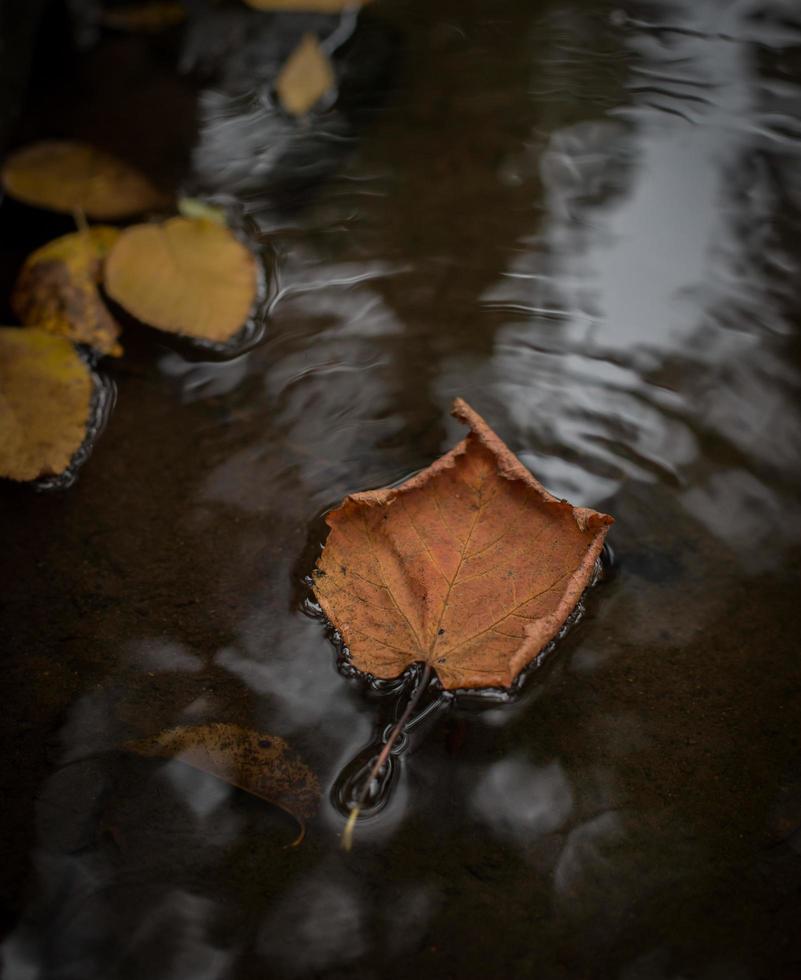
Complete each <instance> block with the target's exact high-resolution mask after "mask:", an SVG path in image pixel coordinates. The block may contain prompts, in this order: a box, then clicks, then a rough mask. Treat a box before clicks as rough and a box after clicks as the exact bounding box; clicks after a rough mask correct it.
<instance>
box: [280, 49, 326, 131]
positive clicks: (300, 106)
mask: <svg viewBox="0 0 801 980" xmlns="http://www.w3.org/2000/svg"><path fill="white" fill-rule="evenodd" d="M335 82H336V79H335V77H334V69H333V68H332V67H331V62H330V61H329V60H328V56H327V55H326V54H325V52H324V51H323V49H322V48H321V47H320V44H319V42H318V40H317V38H316V37H315V36H314V34H306V35H305V36H304V37H303V39H302V40H301V42H300V44H299V45H298V46H297V47H296V48H295V50H294V51H293V52H292V54H291V55H290V56H289V58H288V59H287V62H286V64H285V65H284V67H283V68H282V69H281V71H280V72H279V74H278V78H277V79H276V82H275V90H276V92H277V93H278V98H279V100H280V102H281V105H282V106H283V107H284V108H285V109H286V111H287V112H291V113H292V115H293V116H304V115H305V114H306V113H307V112H308V111H309V109H311V108H312V107H313V106H314V105H316V104H317V103H318V102H319V101H320V99H321V98H322V97H323V96H324V95H325V93H326V92H329V91H330V90H331V89H332V88H333V87H334V84H335Z"/></svg>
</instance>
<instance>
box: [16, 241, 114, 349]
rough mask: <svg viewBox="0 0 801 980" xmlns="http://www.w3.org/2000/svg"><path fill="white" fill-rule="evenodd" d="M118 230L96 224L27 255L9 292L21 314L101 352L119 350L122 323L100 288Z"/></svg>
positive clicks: (27, 321) (23, 318) (33, 323)
mask: <svg viewBox="0 0 801 980" xmlns="http://www.w3.org/2000/svg"><path fill="white" fill-rule="evenodd" d="M119 234H120V233H119V231H118V230H117V229H116V228H109V227H104V226H102V225H98V226H96V227H94V228H88V229H86V230H84V231H79V232H76V233H74V234H72V235H64V236H63V237H62V238H56V239H55V240H54V241H52V242H48V243H47V245H44V246H42V248H40V249H37V250H36V251H35V252H33V253H32V254H31V255H29V256H28V258H27V259H26V261H25V265H24V266H23V267H22V271H21V272H20V275H19V278H18V279H17V283H16V286H15V287H14V294H13V296H12V297H11V305H12V307H13V309H14V312H15V313H16V314H17V316H18V317H19V318H20V320H21V321H22V322H23V323H25V324H28V325H29V326H38V327H41V328H42V329H44V330H48V331H50V333H56V334H61V335H62V336H64V337H68V338H69V339H70V340H74V341H77V342H78V343H81V344H87V345H89V346H90V347H93V348H94V349H95V350H96V351H98V352H99V353H101V354H113V355H115V356H118V355H119V354H121V353H122V348H121V347H120V345H119V344H118V343H117V338H118V337H119V335H120V326H119V324H118V323H117V321H116V320H115V319H114V317H112V315H111V314H110V313H109V311H108V309H107V308H106V304H105V303H104V302H103V299H102V297H101V296H100V291H99V290H98V285H99V283H100V281H101V279H102V274H103V273H102V270H103V261H104V259H105V257H106V255H107V254H108V252H109V249H110V248H111V246H112V245H113V244H114V242H115V241H116V240H117V238H118V237H119Z"/></svg>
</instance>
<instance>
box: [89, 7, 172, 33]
mask: <svg viewBox="0 0 801 980" xmlns="http://www.w3.org/2000/svg"><path fill="white" fill-rule="evenodd" d="M184 20H186V7H185V6H184V5H183V4H182V3H178V2H176V0H172V2H171V0H164V2H163V3H132V4H126V5H125V6H124V7H113V8H111V9H110V10H104V11H102V13H101V14H100V23H101V24H102V25H103V26H104V27H110V28H112V30H116V31H132V32H136V31H141V32H143V33H156V32H157V31H164V30H167V28H169V27H175V25H176V24H180V23H182V22H183V21H184Z"/></svg>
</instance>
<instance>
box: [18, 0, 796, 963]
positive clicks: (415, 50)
mask: <svg viewBox="0 0 801 980" xmlns="http://www.w3.org/2000/svg"><path fill="white" fill-rule="evenodd" d="M75 7H76V9H78V7H79V5H78V4H76V5H75ZM196 12H197V14H196V19H195V21H194V22H193V24H192V25H191V26H190V28H189V29H188V31H187V32H186V33H183V34H182V33H181V31H178V32H173V33H171V34H169V35H167V36H164V37H158V38H154V39H149V38H143V37H122V36H119V35H114V36H112V35H110V34H104V35H102V36H101V38H100V40H99V43H98V44H96V45H94V46H92V45H91V43H90V42H92V37H91V35H92V31H91V30H86V31H85V32H84V38H83V39H84V40H85V41H86V42H87V43H88V44H89V46H88V47H87V48H85V49H84V50H83V51H82V52H78V53H76V52H74V51H71V48H70V45H69V43H67V41H66V40H65V38H66V37H67V34H66V22H64V23H60V24H59V26H57V27H56V28H53V27H51V30H50V32H49V33H48V32H47V31H46V32H45V35H44V36H43V37H42V39H41V44H40V49H39V53H38V55H37V57H36V59H35V60H34V72H33V81H32V85H31V88H30V91H29V96H28V102H27V104H26V111H25V112H24V114H23V115H22V118H21V119H20V120H19V122H18V124H17V129H16V131H15V134H14V141H15V142H21V141H24V140H26V139H30V138H32V137H36V136H42V135H77V136H82V137H88V138H93V139H95V140H97V141H100V142H102V143H103V144H104V145H105V146H107V147H109V148H110V149H112V150H116V151H117V152H119V153H121V154H123V155H125V156H126V157H127V158H128V159H131V160H134V161H136V162H138V163H139V164H140V165H142V166H144V167H146V168H148V169H149V170H150V172H151V173H153V174H154V175H155V176H157V177H160V178H161V179H162V180H164V181H167V182H169V181H170V180H173V179H180V180H182V181H184V186H186V187H187V188H189V189H190V190H195V191H198V190H199V191H203V192H205V193H209V194H213V195H217V198H218V199H219V200H222V201H223V202H224V203H228V204H229V205H230V206H231V207H232V209H233V211H232V213H233V214H235V215H237V216H238V217H237V220H239V221H240V222H241V223H242V225H243V227H245V228H246V229H247V230H248V233H249V234H250V235H251V236H253V237H254V238H255V239H256V240H257V241H258V242H259V243H260V247H261V248H262V254H263V256H264V261H265V268H266V270H267V273H268V276H269V297H268V299H267V301H266V302H265V308H264V310H263V311H262V316H261V326H262V327H263V335H262V339H261V342H260V343H259V344H258V346H256V347H255V348H254V349H253V350H251V351H250V352H249V353H246V354H243V355H242V356H239V357H236V358H234V359H231V360H227V361H218V360H210V359H209V356H208V355H204V354H203V353H202V352H197V351H194V352H193V351H192V350H189V349H186V348H183V347H178V346H175V345H167V344H166V343H164V342H162V341H161V340H160V339H159V338H158V337H157V336H155V335H152V334H147V333H144V332H139V333H136V332H132V331H131V330H129V331H128V332H127V333H126V336H125V338H124V341H125V346H126V351H127V354H126V358H125V359H124V360H123V361H121V362H120V363H115V364H113V365H111V366H110V368H109V372H110V374H111V375H112V377H113V378H114V380H115V381H116V384H117V387H118V400H117V405H116V408H115V410H114V413H113V415H112V417H111V420H110V422H109V424H108V427H107V429H106V431H105V433H104V434H103V436H102V438H101V439H100V440H99V441H98V443H97V445H96V448H95V451H94V453H93V455H92V456H91V458H90V460H89V461H88V462H87V463H86V464H85V466H84V467H83V469H82V470H81V473H80V478H79V479H78V481H77V483H76V484H75V485H74V486H73V487H72V488H71V489H69V490H68V491H66V492H63V493H49V494H33V493H31V492H30V491H29V490H28V489H27V488H19V487H15V486H12V485H4V486H3V487H2V489H0V541H2V545H3V546H2V551H0V567H1V568H2V571H1V572H0V575H1V576H2V583H3V585H2V625H1V626H0V630H1V631H2V632H1V635H2V637H3V648H4V652H3V659H2V670H3V674H2V677H3V702H2V706H3V710H2V716H3V720H2V729H3V733H4V738H5V741H6V743H7V748H6V749H5V752H4V755H3V761H2V763H1V764H0V766H1V768H0V779H1V780H2V800H3V805H2V810H0V815H1V817H2V824H0V849H1V852H2V865H3V869H4V873H3V876H2V877H3V885H2V902H3V918H4V923H5V927H6V929H7V934H6V938H5V941H4V945H3V957H4V960H3V962H4V972H3V976H4V977H5V978H7V980H29V978H30V980H33V978H39V977H42V978H45V977H46V978H51V977H52V978H64V980H67V978H70V980H73V978H75V980H78V978H88V977H92V978H94V977H98V978H101V977H102V978H112V977H114V978H116V977H120V978H131V980H133V978H144V977H147V978H164V980H167V978H169V980H213V978H227V977H242V978H255V977H276V978H278V977H326V978H328V977H332V978H337V977H342V978H345V977H349V978H353V977H358V978H362V977H363V978H373V977H375V978H379V977H381V978H384V977H388V978H389V977H398V978H400V977H403V978H407V977H409V976H419V977H432V978H433V977H437V978H451V977H453V978H464V977H536V978H543V980H561V978H585V977H587V978H588V977H598V978H620V980H689V978H699V980H719V978H720V980H748V978H781V980H795V978H799V977H801V664H800V663H799V641H798V622H799V613H798V611H799V584H800V583H799V578H800V576H799V555H801V487H800V485H799V475H801V431H800V430H801V400H800V399H799V395H800V394H801V359H800V357H799V355H800V354H801V343H800V341H799V312H800V310H799V306H800V305H801V304H800V303H799V290H798V282H799V265H800V264H801V247H800V245H801V240H800V239H799V231H800V230H801V11H800V10H799V8H798V5H797V4H796V3H795V2H793V0H731V2H725V0H720V2H693V0H664V2H653V3H640V4H631V5H620V6H615V5H612V4H608V3H604V2H601V0H597V2H586V3H580V2H567V0H560V2H551V3H549V2H541V3H538V2H533V0H483V2H482V0H460V2H458V3H457V2H455V0H438V2H431V0H378V2H377V3H376V4H375V5H374V6H373V8H372V9H371V11H370V12H369V15H368V14H366V13H365V14H363V15H362V17H361V18H360V21H359V24H358V26H357V27H356V28H355V33H354V34H353V35H352V37H351V38H350V40H349V41H345V42H344V45H342V46H339V47H337V58H338V59H339V61H338V70H339V72H340V76H341V79H342V96H341V99H340V102H339V103H338V104H337V105H335V106H333V107H332V108H331V109H330V110H329V111H328V112H327V113H326V114H323V115H320V116H317V117H315V118H314V119H313V120H312V121H311V122H310V124H309V125H308V126H307V127H304V128H303V129H301V130H298V129H297V128H296V127H293V126H292V125H290V124H289V123H288V122H287V121H286V120H284V119H283V118H282V117H280V114H278V113H276V112H275V110H274V109H273V108H272V107H271V103H270V100H269V97H268V93H269V89H270V86H271V80H272V78H273V77H274V73H275V66H276V64H280V61H281V60H282V59H283V57H284V56H285V54H286V51H287V50H289V49H291V47H292V44H293V43H294V41H295V39H296V38H297V36H298V35H299V34H300V33H302V32H303V30H304V29H305V28H306V27H309V26H311V28H312V29H314V30H317V31H318V32H319V33H320V35H321V36H328V35H330V34H331V33H332V32H333V31H334V30H336V29H337V20H336V18H334V19H328V18H319V17H318V18H316V19H315V18H310V19H309V20H307V21H302V20H295V19H293V18H291V17H286V18H279V19H278V20H277V21H275V22H274V21H273V19H272V18H267V19H266V21H262V23H261V25H257V24H256V21H255V20H254V19H253V18H252V17H251V15H249V14H246V12H245V11H243V9H241V8H240V7H239V6H237V5H236V4H234V3H231V4H229V5H227V6H226V5H223V7H222V8H219V9H216V8H215V9H212V8H211V7H208V8H205V7H204V5H203V4H200V3H198V4H196ZM53 16H56V15H55V14H54V15H53ZM245 16H247V17H248V18H250V19H248V20H246V21H243V20H242V18H243V17H245ZM256 16H257V15H256ZM243 24H244V26H243ZM270 25H271V26H270ZM340 26H341V27H342V30H343V37H344V36H345V35H347V34H348V33H349V32H350V31H352V30H354V25H353V24H348V23H346V24H344V26H343V25H340ZM54 31H55V34H54V33H53V32H54ZM332 44H333V45H334V46H336V44H337V41H336V39H335V40H334V42H332ZM179 62H180V64H181V66H182V71H183V73H181V72H178V71H177V70H176V64H177V63H179ZM198 93H199V94H198ZM49 220H50V219H46V218H43V217H42V216H33V215H32V212H29V211H25V210H24V209H21V208H19V207H18V206H14V205H12V204H10V203H9V202H5V203H4V204H3V207H2V210H0V221H2V225H3V230H2V239H3V255H4V259H3V263H4V268H3V281H4V282H11V281H12V279H13V274H14V270H15V268H16V266H17V264H18V263H19V261H20V260H21V258H22V256H23V254H24V252H25V250H26V249H29V248H31V247H33V246H34V245H36V244H38V243H40V242H41V241H43V240H44V238H45V237H47V235H49V234H52V233H53V230H54V229H53V227H51V224H50V223H48V222H49ZM55 230H60V228H57V229H55ZM65 230H66V229H65ZM42 236H44V237H42ZM456 395H460V396H462V397H464V398H466V399H467V400H468V401H469V402H470V403H471V404H472V405H473V406H474V407H475V408H476V409H478V410H479V411H480V412H481V413H482V414H483V415H484V416H485V417H486V418H487V419H488V420H489V421H490V423H491V424H492V425H493V426H494V427H495V428H496V430H497V431H498V432H499V434H500V435H501V436H502V437H503V438H504V439H505V440H506V441H507V443H508V444H509V445H510V446H511V447H512V449H513V450H514V451H515V452H517V453H518V454H519V455H520V458H521V459H522V460H523V461H524V462H525V463H526V464H527V465H529V466H530V467H531V468H532V469H533V470H534V472H535V473H536V474H537V475H538V477H539V478H540V479H541V480H542V481H543V482H544V483H545V484H546V485H547V486H548V487H549V488H550V489H552V490H553V491H555V492H557V493H559V494H563V495H566V496H568V497H570V498H571V500H572V501H573V502H575V503H580V504H590V505H592V506H595V507H598V508H600V509H603V510H606V511H608V512H610V513H612V514H614V515H615V516H616V518H617V524H616V525H615V527H614V528H613V532H612V535H611V539H610V540H611V542H612V544H613V546H614V548H615V551H616V554H617V558H618V569H617V572H616V575H615V576H614V577H613V578H612V579H611V580H609V581H608V582H606V583H605V584H603V585H601V586H600V587H599V588H598V589H596V590H595V591H594V592H593V594H592V596H591V597H590V599H589V602H588V608H587V615H586V616H585V618H584V619H583V621H582V622H581V623H580V624H579V625H578V626H577V627H576V628H575V629H573V630H572V631H571V632H570V634H569V635H568V636H567V637H566V638H565V639H564V641H563V642H562V643H561V644H560V646H559V648H558V650H557V651H556V653H555V654H554V655H553V656H552V657H551V658H550V659H549V660H548V662H547V664H546V665H545V666H544V667H543V668H542V669H541V670H540V671H538V672H537V673H535V674H534V675H533V676H532V677H531V678H530V679H529V680H528V682H527V684H526V685H525V688H524V690H523V692H522V694H521V696H520V697H519V698H518V699H517V700H516V701H515V702H514V703H511V704H507V705H488V706H484V707H481V706H476V705H474V704H460V703H459V702H458V701H457V702H456V704H454V705H452V706H451V707H449V708H447V709H443V710H442V711H441V712H440V713H439V714H438V716H436V717H435V718H432V719H431V720H430V721H429V722H428V723H427V724H426V725H425V726H423V729H424V730H421V731H419V732H416V733H414V734H413V736H412V737H411V739H410V745H409V748H408V750H407V751H406V753H405V754H404V756H403V764H402V765H403V772H402V775H401V778H400V779H399V780H398V783H397V786H396V789H395V792H394V795H393V796H392V799H391V801H390V803H389V805H388V806H387V807H386V808H385V809H384V810H383V811H382V812H381V813H380V814H379V815H378V816H377V817H376V818H375V819H373V820H371V821H368V822H365V823H364V824H363V825H360V827H359V829H358V831H357V837H356V845H355V848H354V851H353V852H352V853H351V854H349V855H348V854H345V853H344V852H342V851H341V850H340V849H339V834H340V833H341V831H342V828H343V824H344V820H343V819H342V817H341V816H340V814H339V813H338V812H337V811H336V809H335V808H334V806H333V805H332V804H331V802H330V800H329V798H328V795H327V792H328V791H329V790H330V788H331V787H332V785H333V784H334V781H335V779H336V777H337V775H338V773H339V772H340V771H341V770H342V768H343V767H344V766H345V765H346V763H347V762H348V761H349V760H350V759H351V758H352V757H353V756H354V755H355V754H356V753H357V752H358V751H359V750H360V749H361V748H362V747H363V746H364V745H366V744H367V743H368V742H369V741H370V739H371V738H372V737H373V735H374V733H375V729H376V726H377V725H378V724H379V723H381V722H382V721H385V720H386V713H387V710H388V709H387V705H386V704H382V703H380V699H377V698H376V697H375V696H372V697H370V696H367V695H366V694H365V693H364V692H363V691H362V689H361V688H360V687H359V685H358V684H357V683H356V682H354V681H348V680H346V679H344V678H343V677H342V676H341V675H340V674H338V673H337V670H336V668H335V656H334V652H333V648H332V646H331V645H330V643H329V642H328V640H327V639H326V636H325V634H324V630H323V628H322V626H321V625H320V623H319V622H317V621H315V620H314V619H312V618H309V617H307V616H306V615H304V613H303V611H302V602H303V599H304V596H305V593H304V589H303V585H302V579H303V576H304V575H305V574H307V573H308V571H309V569H310V567H311V565H312V564H313V561H314V559H315V556H316V552H317V548H318V547H319V542H320V539H321V534H322V525H321V523H320V520H319V515H320V514H321V512H322V511H323V510H324V509H325V508H327V507H329V506H331V505H332V504H334V503H336V502H337V501H338V500H339V499H340V498H341V497H342V496H343V495H344V494H345V493H347V492H349V491H354V490H359V489H365V488H368V487H374V486H379V485H383V484H386V483H390V482H392V481H395V480H398V479H399V478H401V477H403V476H404V475H406V474H408V473H409V472H411V471H413V470H415V469H417V468H419V467H421V466H424V465H427V464H428V463H429V462H431V460H432V459H434V458H435V457H436V456H437V455H439V454H440V453H441V452H443V451H444V450H446V449H447V448H449V447H450V446H451V445H452V444H453V442H454V441H455V440H456V439H457V438H458V437H459V432H458V428H459V427H458V426H457V425H456V423H455V422H453V421H452V420H450V419H449V417H448V408H449V405H450V402H451V400H452V399H453V398H454V396H456ZM203 721H233V722H237V723H240V724H244V725H248V726H254V727H257V728H259V729H261V730H263V731H265V732H272V733H275V734H278V735H282V736H283V737H285V738H286V739H288V740H289V741H290V742H291V743H292V744H293V746H294V747H295V748H296V749H297V750H298V751H299V752H301V753H302V754H303V755H304V756H305V757H306V759H307V760H308V761H309V762H310V764H311V765H313V767H314V768H315V769H316V770H317V772H318V773H319V775H320V778H321V782H322V784H323V786H324V787H325V789H326V795H325V796H324V800H323V806H322V810H321V813H320V814H319V816H318V817H317V818H316V819H315V820H313V821H312V822H311V824H310V826H309V829H308V833H307V837H306V840H305V842H304V844H303V845H302V846H301V847H299V848H295V849H287V848H286V847H285V845H286V844H287V843H288V842H289V841H290V840H292V838H293V836H294V827H293V826H292V824H291V822H290V821H289V819H288V818H287V817H285V816H284V815H282V814H281V812H280V811H278V810H275V809H273V808H272V807H270V806H268V805H265V804H263V803H261V802H259V801H258V800H255V799H251V798H248V797H246V796H245V795H244V794H242V793H239V792H235V791H232V790H229V789H228V788H227V787H226V786H224V785H222V784H220V783H218V782H216V781H215V780H214V779H213V778H211V777H204V776H202V775H201V774H199V773H196V772H194V771H193V770H189V769H186V768H185V767H183V766H182V765H181V764H179V763H158V762H154V761H153V760H145V759H136V758H133V757H129V756H126V755H123V754H121V753H118V752H115V751H114V748H115V746H117V745H118V744H119V742H120V741H121V740H122V739H124V738H126V737H130V736H131V735H135V734H140V733H152V732H155V731H157V730H159V729H160V728H161V727H163V726H168V725H172V724H176V723H194V722H203Z"/></svg>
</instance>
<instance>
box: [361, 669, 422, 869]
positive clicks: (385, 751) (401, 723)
mask: <svg viewBox="0 0 801 980" xmlns="http://www.w3.org/2000/svg"><path fill="white" fill-rule="evenodd" d="M430 680H431V664H430V663H426V664H425V665H424V667H423V672H422V674H421V675H420V679H419V681H418V682H417V686H416V687H415V689H414V691H413V692H412V696H411V697H410V698H409V703H408V704H407V705H406V707H405V708H404V710H403V714H402V715H401V716H400V718H399V719H398V721H397V722H396V724H395V727H394V728H393V729H392V731H391V732H390V733H389V737H388V738H387V740H386V742H385V743H384V747H383V748H382V749H381V751H380V752H379V754H378V757H377V758H376V760H375V762H374V763H373V765H372V766H371V767H370V772H369V773H368V774H367V779H365V781H364V787H363V789H362V791H361V793H360V795H359V798H358V800H357V801H356V803H355V804H354V805H353V806H352V807H351V810H350V814H349V815H348V822H347V823H346V824H345V830H344V831H343V832H342V847H343V848H344V849H345V850H346V851H349V850H350V849H351V847H352V846H353V830H354V828H355V826H356V821H357V820H358V819H359V814H360V813H361V810H362V807H363V806H364V804H365V802H366V801H367V797H368V795H369V793H370V787H371V786H372V785H373V780H374V779H375V778H376V776H377V775H378V774H379V773H380V772H381V770H382V769H383V768H384V765H385V764H386V761H387V759H388V758H389V754H390V752H391V751H392V746H393V745H394V744H395V743H396V742H397V740H398V738H399V737H400V735H401V734H402V733H403V730H404V728H405V727H406V725H407V723H408V721H409V718H410V717H411V714H412V712H413V711H414V709H415V707H416V706H417V702H418V701H419V700H420V696H421V695H422V693H423V691H425V689H426V688H427V687H428V682H429V681H430Z"/></svg>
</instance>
